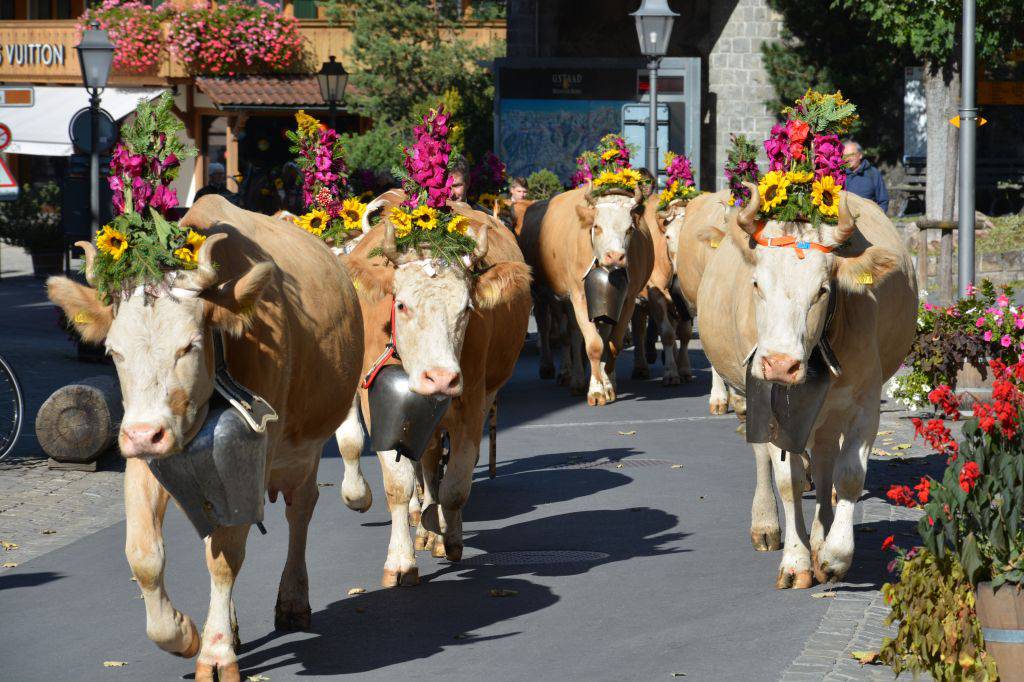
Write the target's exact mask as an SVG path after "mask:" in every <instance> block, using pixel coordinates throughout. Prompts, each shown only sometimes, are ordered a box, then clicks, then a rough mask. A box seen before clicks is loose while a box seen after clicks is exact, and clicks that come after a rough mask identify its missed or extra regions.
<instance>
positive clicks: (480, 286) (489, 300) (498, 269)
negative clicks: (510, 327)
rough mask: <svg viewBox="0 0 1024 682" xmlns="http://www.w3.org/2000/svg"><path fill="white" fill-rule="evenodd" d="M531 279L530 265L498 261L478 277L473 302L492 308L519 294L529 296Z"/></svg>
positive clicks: (509, 300)
mask: <svg viewBox="0 0 1024 682" xmlns="http://www.w3.org/2000/svg"><path fill="white" fill-rule="evenodd" d="M530 279H531V277H530V266H529V265H527V264H526V263H519V262H515V261H505V262H503V263H497V264H496V265H493V266H491V267H489V268H487V269H486V270H484V271H483V272H482V273H480V274H479V275H478V276H477V277H476V283H475V286H474V287H473V303H474V304H475V305H476V307H478V308H480V309H481V310H490V309H491V308H495V307H497V306H499V305H501V304H503V303H504V304H507V303H510V302H511V301H513V300H514V299H515V298H516V297H517V296H529V295H530Z"/></svg>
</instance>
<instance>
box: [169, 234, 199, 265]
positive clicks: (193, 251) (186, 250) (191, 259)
mask: <svg viewBox="0 0 1024 682" xmlns="http://www.w3.org/2000/svg"><path fill="white" fill-rule="evenodd" d="M205 241H206V236H205V235H202V234H199V233H197V232H196V231H195V230H189V231H188V234H187V235H186V236H185V244H184V246H182V247H181V248H180V249H175V251H174V256H175V257H176V258H177V259H178V260H180V261H182V262H183V263H185V264H186V265H194V264H195V263H197V262H199V249H200V248H202V246H203V242H205Z"/></svg>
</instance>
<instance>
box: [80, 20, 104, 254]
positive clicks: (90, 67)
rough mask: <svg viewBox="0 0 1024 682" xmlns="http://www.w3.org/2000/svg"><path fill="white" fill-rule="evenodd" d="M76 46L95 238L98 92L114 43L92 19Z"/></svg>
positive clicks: (97, 224)
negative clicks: (84, 95)
mask: <svg viewBox="0 0 1024 682" xmlns="http://www.w3.org/2000/svg"><path fill="white" fill-rule="evenodd" d="M75 49H76V50H77V51H78V62H79V64H80V65H81V67H82V82H83V83H85V89H86V91H88V93H89V138H90V149H89V152H90V154H91V158H90V160H89V209H90V213H91V215H92V223H91V226H90V233H91V235H92V238H93V239H95V238H96V232H97V231H98V230H99V223H100V153H99V149H98V147H99V127H100V93H101V92H103V89H104V88H106V87H107V79H108V78H109V77H110V64H111V62H112V61H113V60H114V46H113V45H112V44H111V43H110V39H109V38H108V37H107V32H106V31H105V30H104V29H101V28H100V23H99V22H98V21H93V22H92V23H91V24H90V25H89V28H88V29H86V30H85V31H82V42H80V43H78V45H76V46H75Z"/></svg>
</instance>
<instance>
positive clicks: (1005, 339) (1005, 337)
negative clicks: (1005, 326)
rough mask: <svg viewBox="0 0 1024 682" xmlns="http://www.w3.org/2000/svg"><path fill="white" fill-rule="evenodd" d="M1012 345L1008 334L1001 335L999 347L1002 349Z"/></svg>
mask: <svg viewBox="0 0 1024 682" xmlns="http://www.w3.org/2000/svg"><path fill="white" fill-rule="evenodd" d="M1012 343H1013V339H1011V338H1010V335H1009V334H1003V338H1001V339H999V345H1001V346H1002V347H1003V348H1009V347H1010V345H1011V344H1012Z"/></svg>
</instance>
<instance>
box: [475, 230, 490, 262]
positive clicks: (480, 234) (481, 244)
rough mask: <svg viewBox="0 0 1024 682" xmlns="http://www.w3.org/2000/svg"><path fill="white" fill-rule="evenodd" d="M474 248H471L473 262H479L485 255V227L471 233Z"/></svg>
mask: <svg viewBox="0 0 1024 682" xmlns="http://www.w3.org/2000/svg"><path fill="white" fill-rule="evenodd" d="M473 238H474V239H475V240H476V246H474V247H473V262H474V263H476V262H479V261H482V260H483V259H484V256H486V255H487V225H486V224H484V225H481V226H480V227H479V228H477V229H476V230H475V231H474V232H473Z"/></svg>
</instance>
